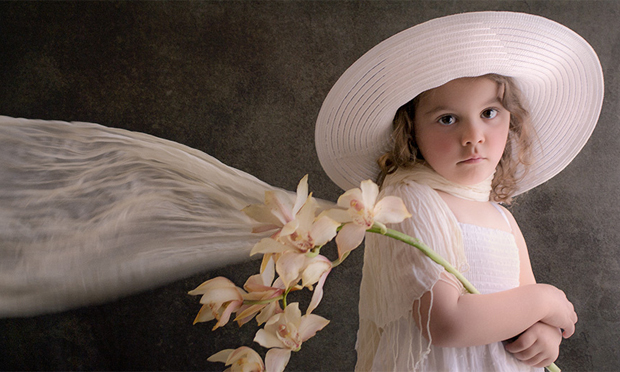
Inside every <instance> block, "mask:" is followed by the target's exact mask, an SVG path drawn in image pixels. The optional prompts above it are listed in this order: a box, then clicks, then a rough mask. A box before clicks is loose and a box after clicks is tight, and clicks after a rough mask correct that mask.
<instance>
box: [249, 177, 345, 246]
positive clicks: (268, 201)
mask: <svg viewBox="0 0 620 372" xmlns="http://www.w3.org/2000/svg"><path fill="white" fill-rule="evenodd" d="M287 198H288V196H287V195H286V194H283V193H281V192H277V191H273V192H271V191H268V192H265V204H255V205H250V206H248V207H246V208H244V209H243V212H245V213H246V214H247V215H248V216H250V217H252V218H253V219H255V220H257V221H259V222H262V223H263V225H262V226H260V227H258V228H255V229H254V230H253V231H254V232H258V231H269V230H272V229H278V231H276V232H275V233H274V234H273V235H271V237H269V238H264V239H262V240H261V241H260V242H258V243H257V244H256V245H255V246H254V248H252V251H251V252H250V255H253V254H256V253H263V254H265V253H282V252H285V251H287V250H290V249H296V250H297V251H299V252H302V253H305V252H308V251H309V250H311V249H313V248H314V247H316V246H322V245H324V244H325V243H327V242H328V241H330V240H332V239H333V238H334V236H336V230H337V229H338V227H339V226H340V223H338V222H336V221H334V220H333V219H331V218H329V217H327V216H321V217H320V218H318V219H317V218H316V211H317V209H318V207H319V206H318V203H317V201H316V200H315V199H314V198H313V197H312V195H311V194H308V176H307V175H306V176H304V177H303V178H302V179H301V181H300V182H299V185H298V186H297V198H296V200H295V204H294V205H293V206H291V205H290V202H288V203H287Z"/></svg>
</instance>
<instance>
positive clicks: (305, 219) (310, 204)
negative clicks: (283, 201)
mask: <svg viewBox="0 0 620 372" xmlns="http://www.w3.org/2000/svg"><path fill="white" fill-rule="evenodd" d="M318 207H319V205H318V204H317V202H316V199H314V198H313V197H312V195H310V196H308V199H307V200H306V202H305V203H304V205H303V206H302V207H301V209H300V210H299V211H298V212H297V214H296V215H295V219H296V220H298V221H299V227H300V228H301V229H302V230H303V231H308V230H310V226H312V222H313V221H314V217H315V215H316V210H317V208H318Z"/></svg>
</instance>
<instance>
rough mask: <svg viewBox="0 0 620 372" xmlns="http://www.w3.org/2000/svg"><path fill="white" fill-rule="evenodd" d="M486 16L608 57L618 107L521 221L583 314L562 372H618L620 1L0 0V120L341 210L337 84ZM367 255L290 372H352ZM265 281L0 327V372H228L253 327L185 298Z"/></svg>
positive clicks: (609, 95) (345, 279) (176, 286)
mask: <svg viewBox="0 0 620 372" xmlns="http://www.w3.org/2000/svg"><path fill="white" fill-rule="evenodd" d="M475 10H512V11H523V12H529V13H533V14H539V15H542V16H545V17H548V18H551V19H553V20H556V21H558V22H560V23H563V24H565V25H567V26H568V27H570V28H572V29H573V30H575V31H577V32H578V33H579V34H581V35H582V36H583V37H584V38H585V39H587V40H588V41H589V42H590V43H591V44H592V46H593V47H594V49H595V50H597V52H598V53H599V56H600V59H601V63H602V65H603V69H604V73H605V78H606V92H605V93H606V98H605V105H604V107H603V111H602V115H601V119H600V121H599V125H598V127H597V128H596V130H595V131H594V134H593V136H592V138H591V139H590V141H589V142H588V144H587V145H586V147H585V148H584V149H583V151H582V153H581V154H580V156H579V157H578V158H577V159H576V160H575V161H574V162H573V163H572V164H571V165H570V166H569V167H568V168H567V169H566V170H565V171H563V172H562V173H561V174H560V175H558V176H557V177H555V178H554V179H553V180H551V181H550V182H548V183H547V184H545V185H543V186H540V187H538V188H536V189H535V190H533V191H531V192H529V193H528V194H527V195H525V196H523V197H521V198H520V199H519V200H518V204H517V205H516V206H514V207H513V212H514V214H515V216H516V217H517V219H518V220H519V222H520V225H521V228H522V230H523V232H524V235H525V237H526V239H527V241H528V244H529V247H530V251H531V256H532V264H533V266H534V271H535V273H536V275H537V279H538V280H539V281H541V282H547V283H552V284H554V285H557V286H559V287H561V288H563V289H565V291H566V293H567V294H568V296H569V298H570V299H571V300H572V301H573V302H574V304H575V305H576V307H577V311H578V313H579V316H580V322H579V323H578V328H577V332H576V334H575V335H574V336H573V337H572V338H571V339H569V340H567V341H565V342H564V344H563V348H562V353H561V356H560V359H559V361H558V364H559V365H560V366H561V367H563V368H564V370H566V371H618V370H620V351H619V350H618V349H619V346H620V341H619V337H620V330H619V328H618V325H619V322H620V308H619V307H618V302H619V301H620V285H619V284H618V283H620V264H619V257H620V248H618V241H619V239H618V238H619V235H620V228H619V226H618V225H619V222H620V217H619V215H618V207H617V202H618V200H619V197H618V193H617V185H618V184H619V183H620V182H619V181H620V169H619V166H618V161H617V159H618V158H619V157H620V136H619V135H618V134H619V132H620V127H619V125H618V121H619V120H620V119H619V118H620V108H619V107H618V81H617V80H618V77H619V71H618V61H620V25H619V24H618V18H619V15H620V2H616V1H407V2H405V1H368V2H357V1H290V2H285V1H277V2H276V1H204V2H203V1H195V2H177V1H174V2H173V1H170V2H168V1H161V2H61V3H57V2H1V3H0V82H1V85H0V114H2V115H8V116H16V117H26V118H33V119H35V118H36V119H58V120H67V121H71V120H78V121H90V122H96V123H100V124H104V125H108V126H113V127H122V128H127V129H131V130H136V131H141V132H146V133H150V134H153V135H156V136H159V137H163V138H167V139H170V140H174V141H178V142H181V143H184V144H186V145H189V146H191V147H194V148H197V149H200V150H202V151H204V152H206V153H209V154H211V155H213V156H215V157H217V158H218V159H220V160H221V161H223V162H224V163H226V164H228V165H231V166H233V167H236V168H239V169H242V170H244V171H247V172H249V173H251V174H253V175H255V176H257V177H258V178H260V179H262V180H264V181H266V182H268V183H271V184H273V185H276V186H280V187H284V188H287V189H291V190H293V189H294V188H295V186H296V184H297V182H298V180H299V179H300V178H301V177H302V176H303V175H304V174H306V173H309V174H310V187H311V189H312V190H313V191H314V192H315V196H317V197H320V198H324V199H330V200H335V199H336V197H337V196H338V195H339V190H338V188H337V187H336V186H335V185H334V184H332V183H331V182H330V181H329V179H328V178H327V177H326V176H325V174H324V173H323V172H322V170H321V167H320V165H319V163H318V159H317V157H316V154H315V152H314V144H313V133H314V132H313V131H314V120H315V118H316V115H317V113H318V111H319V108H320V105H321V102H322V100H323V98H324V97H325V95H326V94H327V92H328V90H329V88H330V87H331V85H332V84H333V83H334V82H335V81H336V79H337V78H338V77H339V75H340V74H341V73H342V72H344V70H345V69H346V68H347V67H348V66H349V65H350V64H351V63H352V62H353V61H355V60H356V59H357V58H358V57H359V56H360V55H361V54H363V53H364V52H365V51H366V50H368V49H369V48H371V47H372V46H374V45H375V44H377V43H378V42H380V41H381V40H383V39H385V38H387V37H389V36H391V35H392V34H395V33H396V32H398V31H401V30H403V29H405V28H407V27H410V26H412V25H415V24H417V23H420V22H422V21H425V20H428V19H431V18H435V17H438V16H442V15H447V14H451V13H457V12H463V11H475ZM0 145H1V144H0ZM0 192H1V190H0ZM361 257H362V252H361V251H358V252H355V254H353V255H352V257H351V258H350V259H349V260H348V261H347V262H346V264H345V265H343V266H342V267H340V268H339V269H337V270H335V271H334V272H333V274H332V275H331V277H330V278H329V280H328V284H327V286H326V290H327V295H326V296H325V299H324V300H323V303H322V304H321V306H320V307H319V308H318V309H317V311H316V313H318V314H320V315H322V316H325V317H327V318H328V319H331V320H332V323H331V324H330V325H329V326H328V327H327V328H326V329H325V330H324V331H322V332H320V333H319V334H318V336H317V337H315V338H314V339H312V340H311V341H309V342H307V344H306V345H305V347H304V348H303V349H302V350H301V351H300V352H299V353H295V354H294V355H293V357H292V359H291V362H290V364H289V370H305V371H313V370H325V371H334V370H343V371H344V370H352V369H353V366H354V364H355V353H354V344H355V333H356V330H357V309H356V306H357V297H358V285H359V280H360V271H361V262H362V260H361ZM256 270H257V266H256V263H255V262H251V263H247V264H241V265H236V266H233V267H228V268H223V269H221V270H217V271H212V272H204V273H202V274H200V275H195V276H192V277H190V278H188V279H186V280H182V281H179V282H176V283H171V284H170V285H167V286H165V287H161V288H157V289H154V290H152V291H149V292H145V293H141V294H138V295H135V296H132V297H128V298H122V299H118V300H117V301H115V302H112V303H106V304H101V305H99V306H91V307H87V308H81V309H76V310H72V311H67V312H63V313H58V314H50V315H42V316H37V317H31V318H14V319H0V369H4V370H214V371H216V370H222V369H223V365H222V364H213V363H209V362H207V361H206V358H207V357H208V356H209V355H211V354H213V353H214V352H216V351H219V350H221V349H223V348H229V347H236V346H238V345H242V344H245V345H249V346H252V345H253V343H252V338H253V335H254V332H255V331H256V329H255V328H253V327H251V326H250V327H248V328H247V329H245V330H242V332H238V331H237V328H236V326H234V325H229V326H228V327H226V328H225V329H221V330H218V331H216V332H211V331H210V326H209V325H204V324H202V325H196V326H192V324H191V323H192V320H193V317H194V316H195V313H196V312H197V310H198V308H199V304H198V302H197V298H193V297H190V296H188V295H186V294H185V293H186V292H187V291H188V290H190V289H192V288H194V287H195V286H197V285H198V284H199V283H201V282H202V281H204V280H206V279H209V278H211V277H214V276H217V275H225V276H227V277H229V278H231V279H233V280H235V281H236V282H237V284H239V285H241V284H242V283H243V280H244V278H245V277H247V276H249V275H251V274H253V273H254V272H255V271H256ZM254 345H256V344H254ZM256 347H257V349H258V350H261V348H260V346H258V345H256Z"/></svg>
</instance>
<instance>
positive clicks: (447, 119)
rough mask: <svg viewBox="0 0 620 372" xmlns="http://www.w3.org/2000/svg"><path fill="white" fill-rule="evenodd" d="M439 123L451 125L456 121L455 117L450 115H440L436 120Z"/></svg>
mask: <svg viewBox="0 0 620 372" xmlns="http://www.w3.org/2000/svg"><path fill="white" fill-rule="evenodd" d="M437 121H438V122H439V124H441V125H452V124H454V123H455V122H456V118H454V116H452V115H446V116H442V117H440V118H439V120H437Z"/></svg>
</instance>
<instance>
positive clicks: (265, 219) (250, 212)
mask: <svg viewBox="0 0 620 372" xmlns="http://www.w3.org/2000/svg"><path fill="white" fill-rule="evenodd" d="M241 211H242V212H243V213H245V214H246V215H247V216H248V217H250V218H252V219H254V220H255V221H258V222H260V223H262V224H265V225H273V226H274V228H278V227H279V226H282V221H280V219H279V218H278V217H276V216H275V215H274V214H273V213H272V210H271V208H269V207H268V206H266V205H265V204H252V205H248V206H247V207H245V208H243V209H242V210H241Z"/></svg>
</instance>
